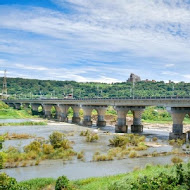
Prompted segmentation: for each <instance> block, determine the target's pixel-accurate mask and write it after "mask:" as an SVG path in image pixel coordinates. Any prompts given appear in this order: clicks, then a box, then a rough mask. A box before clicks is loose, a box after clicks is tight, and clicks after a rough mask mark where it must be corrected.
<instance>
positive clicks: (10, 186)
mask: <svg viewBox="0 0 190 190" xmlns="http://www.w3.org/2000/svg"><path fill="white" fill-rule="evenodd" d="M0 190H29V186H27V185H19V184H18V183H17V181H16V179H15V178H12V177H9V176H8V175H7V174H5V173H1V174H0Z"/></svg>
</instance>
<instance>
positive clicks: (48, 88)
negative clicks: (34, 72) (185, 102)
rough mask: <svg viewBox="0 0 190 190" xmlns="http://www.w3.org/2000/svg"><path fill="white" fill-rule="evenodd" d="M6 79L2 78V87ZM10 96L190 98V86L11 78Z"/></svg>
mask: <svg viewBox="0 0 190 190" xmlns="http://www.w3.org/2000/svg"><path fill="white" fill-rule="evenodd" d="M2 81H3V79H2V78H0V86H2ZM7 87H8V94H9V95H11V97H16V98H19V97H20V98H25V97H26V98H31V97H33V98H38V97H45V98H51V97H52V98H53V97H57V98H63V97H64V96H66V95H68V94H71V93H72V92H73V95H74V97H75V98H84V97H88V98H95V97H104V98H107V97H132V96H133V95H134V96H135V97H149V96H158V97H159V96H190V83H184V82H180V83H164V82H163V81H160V82H145V81H141V82H137V83H135V85H134V86H133V84H132V83H130V82H121V83H111V84H107V83H97V82H96V83H95V82H86V83H84V82H76V81H51V80H37V79H22V78H7Z"/></svg>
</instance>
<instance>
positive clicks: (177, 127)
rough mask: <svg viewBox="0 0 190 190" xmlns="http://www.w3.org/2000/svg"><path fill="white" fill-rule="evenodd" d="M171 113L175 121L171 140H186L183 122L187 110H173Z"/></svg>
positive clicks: (170, 136) (170, 135)
mask: <svg viewBox="0 0 190 190" xmlns="http://www.w3.org/2000/svg"><path fill="white" fill-rule="evenodd" d="M169 112H170V113H171V116H172V120H173V126H172V132H171V133H170V134H169V139H170V140H171V139H186V134H185V133H183V120H184V117H185V115H186V110H185V109H184V108H171V110H169Z"/></svg>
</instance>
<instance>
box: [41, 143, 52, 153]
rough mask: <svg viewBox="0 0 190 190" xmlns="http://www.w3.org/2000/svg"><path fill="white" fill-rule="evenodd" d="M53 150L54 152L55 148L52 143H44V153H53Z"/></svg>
mask: <svg viewBox="0 0 190 190" xmlns="http://www.w3.org/2000/svg"><path fill="white" fill-rule="evenodd" d="M52 152H54V149H53V146H52V145H51V144H43V153H44V154H51V153H52Z"/></svg>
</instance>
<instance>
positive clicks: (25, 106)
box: [22, 103, 30, 109]
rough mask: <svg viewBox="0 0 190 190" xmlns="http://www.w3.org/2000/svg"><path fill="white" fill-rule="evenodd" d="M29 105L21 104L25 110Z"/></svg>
mask: <svg viewBox="0 0 190 190" xmlns="http://www.w3.org/2000/svg"><path fill="white" fill-rule="evenodd" d="M29 105H30V104H29V103H25V104H22V106H23V108H24V109H27V108H28V107H29Z"/></svg>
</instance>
